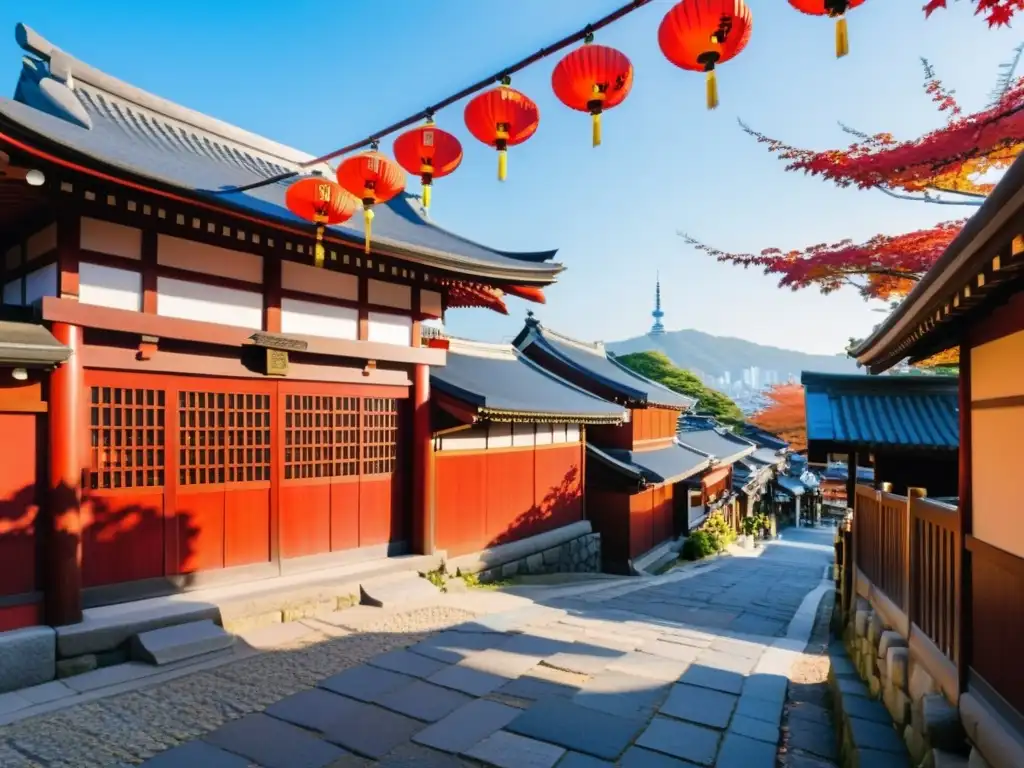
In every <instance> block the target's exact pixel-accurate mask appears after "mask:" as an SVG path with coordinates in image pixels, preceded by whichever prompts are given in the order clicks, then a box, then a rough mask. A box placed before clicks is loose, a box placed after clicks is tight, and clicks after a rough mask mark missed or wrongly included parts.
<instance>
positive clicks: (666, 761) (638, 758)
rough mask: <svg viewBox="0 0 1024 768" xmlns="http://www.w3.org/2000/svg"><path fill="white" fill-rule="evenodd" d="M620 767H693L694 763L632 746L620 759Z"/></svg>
mask: <svg viewBox="0 0 1024 768" xmlns="http://www.w3.org/2000/svg"><path fill="white" fill-rule="evenodd" d="M619 768H693V763H690V762H683V761H682V760H677V759H676V758H674V757H669V756H668V755H663V754H662V753H661V752H652V751H651V750H649V749H644V748H643V747H630V748H629V749H627V750H626V752H625V753H624V754H623V755H622V759H621V760H619Z"/></svg>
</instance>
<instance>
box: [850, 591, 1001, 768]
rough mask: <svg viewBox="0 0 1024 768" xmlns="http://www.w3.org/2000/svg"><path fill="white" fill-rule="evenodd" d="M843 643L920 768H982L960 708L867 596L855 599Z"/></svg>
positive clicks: (869, 693) (912, 758)
mask: <svg viewBox="0 0 1024 768" xmlns="http://www.w3.org/2000/svg"><path fill="white" fill-rule="evenodd" d="M843 639H844V641H845V644H846V648H847V651H848V652H849V654H850V659H851V661H852V663H853V666H854V668H855V669H856V671H857V674H858V675H859V677H860V678H861V680H863V681H864V684H865V688H866V691H867V693H868V695H869V696H870V698H872V699H875V700H879V701H881V703H882V704H883V705H884V706H885V709H886V710H887V711H888V713H889V716H890V717H891V718H892V722H893V726H894V727H895V729H896V733H897V734H899V736H900V738H901V739H902V741H903V743H904V744H905V745H906V748H907V752H908V753H909V756H910V760H911V763H910V764H911V765H912V766H915V768H918V767H920V768H940V767H945V768H953V766H967V765H968V756H970V765H971V766H972V768H974V767H975V766H976V767H977V768H981V767H982V766H985V765H986V763H984V761H983V760H982V759H981V755H980V754H977V751H976V750H975V753H974V754H971V752H972V750H971V747H970V745H969V744H968V742H967V737H966V733H965V732H964V728H963V725H962V724H961V721H960V713H959V711H958V709H957V707H956V706H955V705H953V704H951V703H950V702H949V700H948V699H947V698H946V696H945V694H943V692H942V690H941V688H940V686H939V684H938V682H937V681H936V680H935V678H934V677H933V676H932V675H931V674H930V673H929V671H928V669H927V668H926V667H925V665H924V664H922V663H921V662H920V661H919V660H918V659H916V658H915V656H914V654H912V653H911V652H910V649H909V648H908V647H907V641H906V639H905V638H904V637H903V636H902V635H901V634H900V633H899V632H897V631H895V630H894V629H893V628H892V627H890V626H888V625H887V624H886V623H885V620H884V618H883V617H882V615H881V614H880V613H879V612H878V611H876V610H874V608H873V607H872V605H871V603H869V602H868V601H867V600H865V599H864V598H863V597H858V598H856V604H855V606H854V609H853V611H852V619H850V620H849V621H848V622H847V623H846V626H845V629H844V633H843Z"/></svg>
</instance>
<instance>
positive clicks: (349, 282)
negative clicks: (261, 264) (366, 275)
mask: <svg viewBox="0 0 1024 768" xmlns="http://www.w3.org/2000/svg"><path fill="white" fill-rule="evenodd" d="M281 287H282V288H283V289H284V290H286V291H298V292H300V293H311V294H313V295H315V296H330V297H332V298H335V299H345V300H346V301H358V299H359V278H358V277H356V276H355V275H349V274H345V273H344V272H335V271H334V270H331V269H320V268H318V267H311V266H309V265H308V264H299V263H298V262H296V261H284V262H281Z"/></svg>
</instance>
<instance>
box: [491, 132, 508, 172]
mask: <svg viewBox="0 0 1024 768" xmlns="http://www.w3.org/2000/svg"><path fill="white" fill-rule="evenodd" d="M494 146H495V147H497V149H498V181H504V180H505V177H506V176H508V125H507V124H505V123H498V130H497V132H496V133H495V134H494Z"/></svg>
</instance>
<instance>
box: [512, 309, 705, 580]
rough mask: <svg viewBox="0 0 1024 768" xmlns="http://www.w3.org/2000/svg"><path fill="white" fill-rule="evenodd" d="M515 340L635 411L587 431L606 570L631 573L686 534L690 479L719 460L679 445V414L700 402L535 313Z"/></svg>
mask: <svg viewBox="0 0 1024 768" xmlns="http://www.w3.org/2000/svg"><path fill="white" fill-rule="evenodd" d="M513 343H514V344H515V346H516V347H517V348H518V349H519V350H520V351H521V352H522V353H523V354H524V355H525V356H526V357H528V358H529V359H530V360H532V361H533V362H534V363H536V364H537V365H539V366H541V367H542V368H544V369H545V370H548V371H550V372H551V373H553V374H555V375H556V376H559V377H561V378H563V379H566V380H567V381H569V382H571V383H572V384H574V385H576V386H578V387H581V388H582V389H585V390H586V391H588V392H590V393H592V394H594V395H597V396H598V397H601V398H603V399H605V400H608V401H610V402H613V403H616V404H619V405H621V406H623V407H625V408H627V409H628V411H629V419H628V421H626V422H625V423H624V424H622V425H621V426H598V427H592V428H591V429H589V430H588V434H587V438H588V439H587V481H586V499H587V516H588V517H589V518H590V519H591V521H592V522H593V525H594V530H596V531H598V532H600V533H601V534H602V556H603V558H604V565H605V569H606V570H623V569H626V568H628V567H629V566H630V562H631V561H635V560H636V559H638V558H640V557H642V556H643V555H644V554H646V553H648V552H650V551H651V550H652V549H654V548H655V547H657V546H659V545H660V544H663V543H664V542H667V541H669V540H671V539H673V538H675V537H676V536H678V535H679V534H682V533H685V532H686V531H687V530H688V527H687V525H686V523H685V522H684V523H682V524H678V523H677V519H679V520H681V521H685V520H687V519H688V516H687V510H688V506H687V505H688V501H689V494H688V493H687V489H686V486H685V483H684V481H685V480H687V479H688V478H691V477H694V476H696V475H700V474H701V473H703V472H704V471H705V470H707V469H708V468H709V467H710V466H711V463H712V462H711V459H710V457H709V456H707V455H706V454H703V453H700V452H698V451H695V450H692V449H690V448H686V447H684V446H682V445H680V444H679V443H678V441H677V440H676V425H677V422H678V420H679V416H680V414H682V413H683V412H685V411H686V410H687V409H689V408H691V407H692V406H693V405H694V402H695V401H694V400H693V399H692V398H689V397H685V396H684V395H680V394H679V393H677V392H673V391H672V390H670V389H668V388H666V387H664V386H662V385H661V384H658V383H656V382H653V381H650V380H648V379H645V378H643V377H642V376H639V375H637V374H636V373H634V372H632V371H631V370H629V369H628V368H626V367H625V366H623V365H622V364H620V363H618V362H617V361H616V360H615V359H614V357H613V356H611V355H609V354H608V353H607V352H606V350H605V348H604V345H603V344H600V343H597V344H591V343H586V342H581V341H577V340H575V339H571V338H569V337H568V336H564V335H562V334H559V333H556V332H554V331H551V330H550V329H548V328H545V327H544V326H542V325H541V324H540V322H538V321H537V319H536V318H534V317H532V316H530V317H528V318H527V320H526V325H525V327H524V328H523V330H522V331H521V332H520V333H519V335H518V336H517V337H516V339H515V341H514V342H513ZM722 479H723V480H724V478H722Z"/></svg>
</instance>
